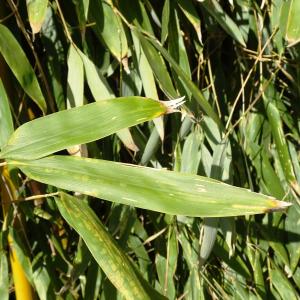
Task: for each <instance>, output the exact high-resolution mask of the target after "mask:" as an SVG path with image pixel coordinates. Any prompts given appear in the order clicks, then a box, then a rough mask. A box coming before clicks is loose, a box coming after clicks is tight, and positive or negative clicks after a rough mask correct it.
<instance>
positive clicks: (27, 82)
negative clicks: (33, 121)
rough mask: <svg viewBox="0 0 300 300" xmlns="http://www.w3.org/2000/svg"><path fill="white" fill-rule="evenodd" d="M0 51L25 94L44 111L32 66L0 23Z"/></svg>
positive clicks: (7, 30)
mask: <svg viewBox="0 0 300 300" xmlns="http://www.w3.org/2000/svg"><path fill="white" fill-rule="evenodd" d="M12 49H13V51H12ZM0 53H1V54H2V56H3V57H4V59H5V61H6V63H7V64H8V66H9V68H10V69H11V71H12V72H13V74H14V75H15V76H16V78H17V80H18V81H19V83H20V85H21V86H22V88H23V89H24V91H25V92H26V94H27V95H28V96H29V97H30V98H32V100H33V101H34V102H35V103H36V104H37V105H38V106H39V108H40V109H41V110H42V111H43V112H44V113H45V112H46V109H47V105H46V102H45V99H44V96H43V94H42V91H41V88H40V86H39V83H38V80H37V78H36V76H35V73H34V71H33V68H32V66H31V65H30V63H29V61H28V59H27V57H26V55H25V53H24V51H23V50H22V48H21V46H20V45H19V43H18V42H17V40H16V39H15V37H14V35H13V34H12V33H11V32H10V30H9V29H8V28H7V27H5V26H4V25H2V24H0Z"/></svg>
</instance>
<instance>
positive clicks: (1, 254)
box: [0, 231, 9, 300]
mask: <svg viewBox="0 0 300 300" xmlns="http://www.w3.org/2000/svg"><path fill="white" fill-rule="evenodd" d="M3 244H4V243H3V231H2V232H1V233H0V299H2V300H8V299H9V273H8V261H7V253H6V252H5V250H4V248H3Z"/></svg>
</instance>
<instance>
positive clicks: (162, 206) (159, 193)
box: [9, 156, 290, 217]
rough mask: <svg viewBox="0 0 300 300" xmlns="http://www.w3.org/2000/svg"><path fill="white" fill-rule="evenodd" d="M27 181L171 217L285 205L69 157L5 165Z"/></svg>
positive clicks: (197, 181) (211, 183) (212, 183)
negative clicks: (12, 168)
mask: <svg viewBox="0 0 300 300" xmlns="http://www.w3.org/2000/svg"><path fill="white" fill-rule="evenodd" d="M9 164H11V165H14V166H16V167H18V168H20V169H21V170H22V171H23V172H24V173H25V174H26V175H27V176H28V177H30V178H32V179H35V180H37V181H40V182H43V183H47V184H50V185H54V186H57V187H60V188H63V189H67V190H72V191H76V192H80V193H83V194H86V195H91V196H94V197H98V198H103V199H106V200H109V201H112V202H116V203H123V204H127V205H131V206H135V207H140V208H145V209H150V210H154V211H159V212H163V213H168V214H173V215H187V216H201V217H215V216H220V217H224V216H235V215H246V214H259V213H266V212H272V211H276V210H280V209H284V208H286V207H287V206H289V205H290V204H289V203H286V202H282V201H277V200H275V199H274V198H272V197H268V196H265V195H262V194H257V193H252V192H250V191H248V190H245V189H242V188H238V187H234V186H230V185H227V184H225V183H222V182H219V181H216V180H213V179H210V178H206V177H200V176H196V175H190V174H183V173H177V172H171V171H166V170H157V169H152V168H146V167H138V166H134V165H127V164H122V163H116V162H111V161H104V160H96V159H88V158H81V157H69V156H50V157H46V158H43V159H39V160H32V161H30V160H28V161H27V160H23V161H9Z"/></svg>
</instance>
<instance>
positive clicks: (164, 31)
mask: <svg viewBox="0 0 300 300" xmlns="http://www.w3.org/2000/svg"><path fill="white" fill-rule="evenodd" d="M169 20H170V0H165V4H164V6H163V11H162V22H161V38H160V42H161V44H162V45H163V44H164V43H165V41H166V39H167V37H168V32H169V28H168V27H169Z"/></svg>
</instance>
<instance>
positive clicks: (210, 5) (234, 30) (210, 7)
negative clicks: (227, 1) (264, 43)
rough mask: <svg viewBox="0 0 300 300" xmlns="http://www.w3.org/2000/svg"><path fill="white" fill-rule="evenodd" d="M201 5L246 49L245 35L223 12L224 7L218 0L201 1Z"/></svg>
mask: <svg viewBox="0 0 300 300" xmlns="http://www.w3.org/2000/svg"><path fill="white" fill-rule="evenodd" d="M198 1H199V2H201V5H202V6H203V7H204V8H205V9H206V10H207V11H208V13H209V14H211V15H212V16H213V17H214V18H215V20H216V21H217V22H218V23H219V24H220V26H221V27H222V28H223V29H224V30H225V31H226V32H227V33H228V34H229V35H230V36H231V37H232V38H234V39H235V40H236V41H237V42H239V43H240V44H241V45H242V46H243V47H246V44H245V41H244V38H243V35H242V33H241V31H240V29H239V27H238V26H237V25H236V24H235V22H234V21H233V20H232V19H231V18H230V17H229V16H228V14H227V13H226V12H225V11H224V10H223V8H222V6H221V5H220V4H219V2H218V1H216V0H205V1H201V0H198Z"/></svg>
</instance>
